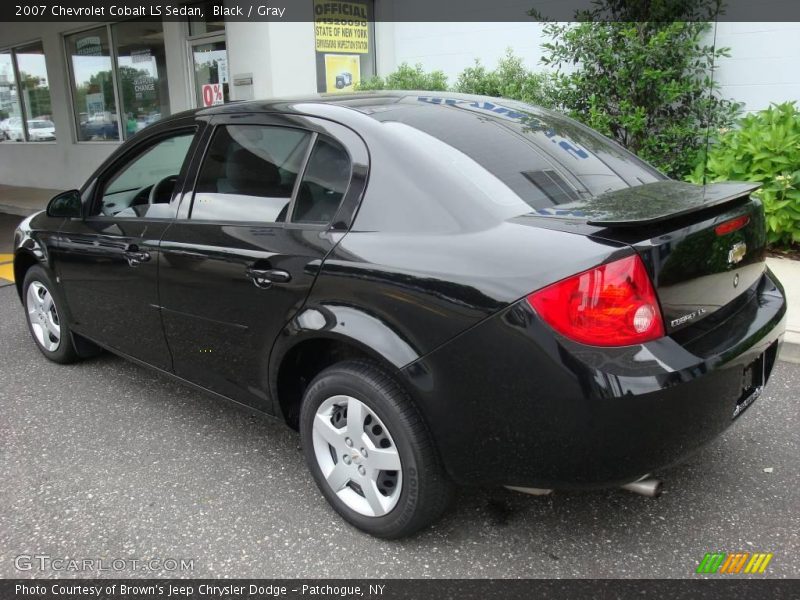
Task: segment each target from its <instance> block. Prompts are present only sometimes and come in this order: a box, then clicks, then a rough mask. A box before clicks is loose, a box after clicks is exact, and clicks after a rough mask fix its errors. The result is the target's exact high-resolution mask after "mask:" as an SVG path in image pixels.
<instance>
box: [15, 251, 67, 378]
mask: <svg viewBox="0 0 800 600" xmlns="http://www.w3.org/2000/svg"><path fill="white" fill-rule="evenodd" d="M22 299H23V302H24V304H25V317H26V321H27V323H28V330H29V331H30V332H31V336H32V337H33V341H34V342H35V343H36V347H37V348H39V350H40V351H41V353H42V354H44V355H45V356H46V357H47V358H48V359H50V360H52V361H53V362H57V363H61V364H68V363H71V362H75V361H76V360H77V359H78V354H77V353H76V352H75V348H74V347H73V345H72V332H71V331H70V329H69V325H67V321H66V319H65V318H64V314H65V313H64V301H63V300H62V298H61V294H60V291H59V290H58V288H57V287H56V285H55V283H54V282H53V280H52V278H51V277H50V274H49V273H48V272H47V271H46V270H45V269H43V268H42V267H40V266H39V265H35V266H33V267H31V268H30V269H28V272H27V273H26V274H25V279H24V281H23V283H22Z"/></svg>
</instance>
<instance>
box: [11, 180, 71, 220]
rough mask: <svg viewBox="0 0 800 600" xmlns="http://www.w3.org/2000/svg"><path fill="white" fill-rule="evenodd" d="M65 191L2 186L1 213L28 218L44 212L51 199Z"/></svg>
mask: <svg viewBox="0 0 800 600" xmlns="http://www.w3.org/2000/svg"><path fill="white" fill-rule="evenodd" d="M60 191H63V190H48V189H45V188H31V187H17V186H13V185H0V213H6V214H7V215H19V216H20V217H27V216H28V215H32V214H33V213H36V212H39V211H40V210H44V209H45V208H46V207H47V203H48V202H49V201H50V198H52V197H53V196H55V195H56V194H57V193H58V192H60Z"/></svg>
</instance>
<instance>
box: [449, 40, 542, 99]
mask: <svg viewBox="0 0 800 600" xmlns="http://www.w3.org/2000/svg"><path fill="white" fill-rule="evenodd" d="M453 89H454V91H456V92H463V93H465V94H481V95H483V96H497V97H500V98H511V99H513V100H520V101H522V102H527V103H528V104H536V105H538V106H545V107H548V108H552V107H553V97H554V93H553V87H552V77H551V76H550V75H549V74H546V73H534V72H533V71H531V70H530V69H528V68H527V67H526V66H525V65H524V64H523V62H522V58H520V57H519V56H515V55H514V53H513V52H512V51H511V49H510V48H509V49H508V50H506V55H505V56H504V57H503V58H501V59H500V60H499V61H498V63H497V67H496V68H495V69H493V70H488V69H487V68H486V67H484V66H483V65H482V64H481V61H480V60H478V59H476V60H475V65H474V66H472V67H467V68H466V69H464V70H463V71H462V72H461V73H460V74H459V76H458V81H457V82H456V85H455V87H454V88H453Z"/></svg>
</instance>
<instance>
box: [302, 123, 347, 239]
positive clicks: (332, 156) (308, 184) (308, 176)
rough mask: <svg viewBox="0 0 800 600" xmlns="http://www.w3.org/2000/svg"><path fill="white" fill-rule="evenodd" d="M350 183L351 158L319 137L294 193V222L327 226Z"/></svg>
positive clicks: (334, 142) (334, 143)
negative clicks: (295, 196) (295, 197)
mask: <svg viewBox="0 0 800 600" xmlns="http://www.w3.org/2000/svg"><path fill="white" fill-rule="evenodd" d="M349 183H350V157H349V155H348V154H347V151H346V150H345V149H344V148H343V147H342V146H341V145H340V144H339V143H338V142H336V141H334V140H332V139H330V138H327V137H322V136H320V137H319V138H318V139H317V141H316V144H315V145H314V149H313V150H312V151H311V157H310V158H309V159H308V166H307V167H306V171H305V173H304V174H303V179H302V180H301V182H300V187H299V189H298V191H297V200H296V201H295V204H294V210H293V211H292V221H293V222H295V223H315V224H319V223H322V224H325V223H330V222H331V221H332V220H333V217H334V216H335V215H336V211H337V210H338V209H339V205H340V204H341V202H342V198H343V197H344V193H345V192H346V191H347V185H348V184H349Z"/></svg>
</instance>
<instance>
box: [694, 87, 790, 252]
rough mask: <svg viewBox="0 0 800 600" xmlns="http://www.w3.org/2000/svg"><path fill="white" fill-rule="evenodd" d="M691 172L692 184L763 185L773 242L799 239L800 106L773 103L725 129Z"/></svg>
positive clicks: (787, 103)
mask: <svg viewBox="0 0 800 600" xmlns="http://www.w3.org/2000/svg"><path fill="white" fill-rule="evenodd" d="M704 158H705V157H701V160H700V161H699V163H698V165H697V167H696V168H695V170H694V172H693V173H692V174H691V175H690V176H689V177H688V180H689V181H691V182H692V183H703V182H704V180H705V181H708V182H712V181H722V180H732V181H737V180H738V181H753V182H757V183H760V184H762V187H761V189H760V190H758V192H756V196H758V197H759V198H761V200H762V202H763V203H764V210H765V211H766V213H767V235H768V239H769V241H770V242H772V243H777V244H788V243H800V110H798V108H797V105H796V104H795V103H794V102H785V103H783V104H778V105H772V106H770V107H769V108H768V109H767V110H762V111H761V112H758V113H755V114H750V115H747V116H746V117H744V118H743V119H741V120H740V121H739V123H738V126H737V127H736V128H735V129H732V130H729V131H724V132H722V133H721V134H720V136H719V138H718V139H717V140H716V142H715V143H714V144H713V145H712V146H711V148H710V150H709V152H708V159H707V160H704Z"/></svg>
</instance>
